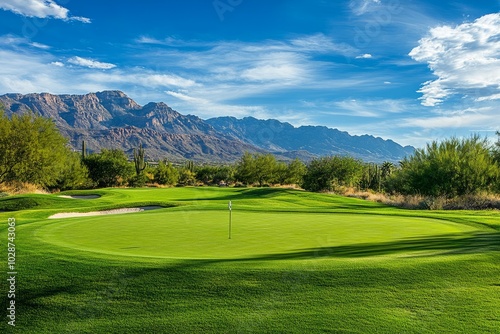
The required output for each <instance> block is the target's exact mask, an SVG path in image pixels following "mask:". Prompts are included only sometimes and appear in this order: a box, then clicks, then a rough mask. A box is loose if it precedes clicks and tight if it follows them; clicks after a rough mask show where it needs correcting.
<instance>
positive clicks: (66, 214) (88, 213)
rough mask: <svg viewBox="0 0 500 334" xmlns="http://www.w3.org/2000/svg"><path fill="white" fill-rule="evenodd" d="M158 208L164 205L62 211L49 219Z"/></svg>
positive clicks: (115, 213) (114, 213)
mask: <svg viewBox="0 0 500 334" xmlns="http://www.w3.org/2000/svg"><path fill="white" fill-rule="evenodd" d="M156 209H163V207H162V206H156V205H154V206H141V207H138V208H123V209H113V210H104V211H92V212H61V213H56V214H55V215H52V216H50V217H49V219H57V218H73V217H88V216H101V215H119V214H124V213H135V212H141V211H149V210H156Z"/></svg>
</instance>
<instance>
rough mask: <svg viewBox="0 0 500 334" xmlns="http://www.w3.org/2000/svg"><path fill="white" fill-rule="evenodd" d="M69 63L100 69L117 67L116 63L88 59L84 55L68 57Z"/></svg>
mask: <svg viewBox="0 0 500 334" xmlns="http://www.w3.org/2000/svg"><path fill="white" fill-rule="evenodd" d="M68 63H70V64H73V65H77V66H82V67H88V68H93V69H100V70H109V69H112V68H115V67H116V65H115V64H110V63H102V62H100V61H97V60H93V59H88V58H82V57H78V56H76V57H72V58H70V59H68Z"/></svg>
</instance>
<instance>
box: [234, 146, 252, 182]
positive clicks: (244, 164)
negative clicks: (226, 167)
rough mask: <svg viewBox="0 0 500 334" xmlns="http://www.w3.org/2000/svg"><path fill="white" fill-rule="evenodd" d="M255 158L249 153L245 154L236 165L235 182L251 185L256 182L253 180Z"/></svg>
mask: <svg viewBox="0 0 500 334" xmlns="http://www.w3.org/2000/svg"><path fill="white" fill-rule="evenodd" d="M255 168H256V165H255V158H254V156H253V155H252V154H251V153H249V152H245V153H244V154H243V156H242V157H241V158H240V161H239V162H238V163H237V165H236V174H235V177H236V180H238V181H240V182H243V183H245V184H252V183H255V182H257V180H256V178H255V173H254V171H255Z"/></svg>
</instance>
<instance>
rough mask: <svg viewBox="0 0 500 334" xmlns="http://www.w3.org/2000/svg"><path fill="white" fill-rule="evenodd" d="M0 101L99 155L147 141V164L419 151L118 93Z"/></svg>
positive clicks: (376, 156)
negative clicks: (187, 110)
mask: <svg viewBox="0 0 500 334" xmlns="http://www.w3.org/2000/svg"><path fill="white" fill-rule="evenodd" d="M0 103H1V104H2V105H3V106H4V109H5V112H6V114H7V115H8V116H10V115H12V114H14V113H22V112H26V111H28V110H31V111H33V112H34V113H36V114H39V115H41V116H44V117H48V118H51V119H52V120H54V122H55V124H56V126H57V127H58V128H59V130H60V131H61V133H62V134H63V135H64V136H65V137H67V138H68V139H69V143H70V145H71V146H72V147H73V149H75V150H79V148H80V147H81V143H82V141H83V140H85V142H86V144H87V147H88V148H89V149H90V151H95V152H97V151H100V149H102V148H119V149H122V150H124V151H125V152H126V153H128V154H130V153H131V152H132V150H133V148H135V147H137V146H139V144H142V145H143V147H144V148H145V151H146V155H147V158H148V159H150V160H159V159H163V158H167V159H169V160H170V161H176V162H181V161H185V160H186V159H190V160H194V161H200V162H232V161H235V160H237V159H238V158H239V157H240V156H241V155H242V154H243V153H244V152H245V151H248V152H252V153H266V152H271V153H273V154H275V155H276V156H277V157H278V159H281V160H288V159H293V158H296V157H298V158H300V159H302V160H306V161H307V160H311V159H313V158H314V157H317V156H326V155H335V154H340V155H351V156H353V157H356V158H360V159H363V160H364V161H369V162H382V161H393V162H397V161H399V160H401V159H402V158H403V157H405V156H407V155H410V154H412V153H413V152H414V148H413V147H411V146H406V147H402V146H401V145H399V144H397V143H395V142H394V141H392V140H384V139H382V138H376V137H373V136H369V135H363V136H351V135H349V134H348V133H347V132H342V131H339V130H337V129H331V128H327V127H323V126H301V127H294V126H292V125H291V124H289V123H284V122H280V121H277V120H258V119H255V118H253V117H245V118H243V119H236V118H234V117H218V118H211V119H208V120H203V119H201V118H199V117H197V116H193V115H182V114H180V113H179V112H177V111H175V110H173V109H172V108H170V107H169V106H168V105H166V104H165V103H163V102H159V103H153V102H151V103H148V104H146V105H145V106H141V105H139V104H137V103H136V102H135V101H134V100H132V99H131V98H129V97H128V96H127V95H125V94H124V93H123V92H121V91H103V92H98V93H89V94H85V95H53V94H49V93H41V94H37V93H34V94H26V95H23V94H5V95H1V96H0Z"/></svg>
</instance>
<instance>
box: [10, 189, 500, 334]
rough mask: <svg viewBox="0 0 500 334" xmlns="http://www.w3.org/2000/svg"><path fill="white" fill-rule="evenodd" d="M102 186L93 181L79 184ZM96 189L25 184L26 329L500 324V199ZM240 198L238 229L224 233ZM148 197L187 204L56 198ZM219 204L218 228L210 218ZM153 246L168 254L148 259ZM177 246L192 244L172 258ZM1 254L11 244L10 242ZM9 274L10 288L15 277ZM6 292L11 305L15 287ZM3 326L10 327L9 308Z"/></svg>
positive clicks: (461, 329) (20, 327)
mask: <svg viewBox="0 0 500 334" xmlns="http://www.w3.org/2000/svg"><path fill="white" fill-rule="evenodd" d="M91 193H96V192H95V191H92V192H78V194H91ZM98 193H99V194H100V195H102V197H101V198H98V199H92V200H73V199H65V198H59V197H57V196H54V195H33V196H28V197H26V198H33V199H34V200H35V201H37V203H38V205H37V206H36V207H35V208H33V209H29V210H21V211H17V212H9V213H0V221H2V220H3V221H5V222H7V218H8V217H12V216H14V217H15V218H16V219H17V220H18V221H17V223H18V226H17V231H16V233H17V239H16V246H17V270H18V277H17V284H18V285H17V289H18V296H17V299H16V303H17V304H16V306H17V317H18V318H17V328H16V331H18V332H22V333H138V332H146V333H321V332H334V333H335V332H337V333H498V329H499V328H500V321H499V317H498V309H499V308H500V279H499V277H500V253H499V252H500V238H499V233H500V215H499V213H497V212H495V211H418V210H412V211H409V210H403V209H400V208H395V207H388V206H386V205H383V204H381V203H376V202H370V201H364V200H360V199H355V198H346V197H340V196H332V195H324V194H312V193H307V192H303V191H296V190H283V189H273V188H266V189H245V188H242V189H219V188H171V189H106V190H102V191H99V192H98ZM73 194H75V193H74V192H73ZM21 198H23V197H21ZM229 200H231V201H232V202H233V209H234V212H233V214H234V216H233V217H234V223H235V225H234V233H235V234H234V237H233V239H231V241H229V240H228V239H227V236H226V234H225V233H223V232H226V229H225V227H227V225H226V224H227V216H226V214H227V211H225V210H226V208H227V202H228V201H229ZM144 202H157V203H171V204H174V205H175V206H172V207H170V208H166V209H162V210H160V211H156V212H155V211H150V212H144V213H140V214H131V215H123V216H121V217H118V216H113V218H111V217H109V219H110V220H106V219H104V218H102V217H88V218H72V219H68V220H55V221H52V220H50V221H49V220H47V219H46V217H48V216H49V215H50V214H53V213H56V212H66V211H75V210H80V211H95V210H97V209H101V208H108V207H113V206H120V205H125V206H132V205H134V204H138V203H144ZM221 214H222V216H223V217H222V219H221V228H220V230H218V227H216V226H215V225H214V226H213V227H214V228H213V229H212V228H211V227H212V224H217V223H218V221H219V220H218V216H219V215H221ZM239 215H241V216H239ZM239 217H240V218H242V219H240V220H238V218H239ZM101 218H102V220H101ZM238 221H239V222H240V224H241V225H240V227H238V224H237V223H238ZM419 222H421V223H422V224H418V223H419ZM222 225H223V226H224V228H222ZM328 225H330V226H328ZM278 227H279V229H277V230H279V231H281V233H282V237H280V235H279V233H278V232H279V231H277V230H274V228H278ZM128 228H131V230H129V231H128V232H127V229H128ZM238 228H240V230H238ZM243 229H245V232H246V233H242V232H243ZM155 231H156V232H157V233H154V232H155ZM218 231H220V234H221V235H218V233H219V232H218ZM266 232H275V233H266ZM6 233H7V231H6V224H2V225H1V228H0V236H2V235H3V237H2V238H3V239H6V237H7V235H6ZM141 233H144V235H141ZM189 233H191V236H190V234H189ZM308 235H310V236H311V237H312V238H308ZM194 236H198V239H197V238H195V237H194ZM252 236H254V237H253V238H252ZM266 236H267V240H266ZM270 236H272V239H270V238H271V237H270ZM318 237H319V238H318ZM190 238H191V239H190ZM215 238H220V241H214V239H215ZM158 240H162V241H163V243H160V242H158ZM229 242H232V244H229ZM259 244H261V245H262V247H261V248H260V247H259ZM227 245H232V246H230V247H234V252H239V253H238V254H237V255H238V256H233V255H235V254H231V253H229V250H230V247H228V246H227ZM127 247H131V248H128V249H123V248H127ZM132 247H140V248H132ZM84 248H87V249H84ZM140 249H143V250H141V251H139V250H140ZM142 251H144V253H143V254H138V253H139V252H142ZM155 252H156V254H153V253H155ZM111 253H112V254H111ZM127 253H128V254H127ZM148 253H149V254H150V255H156V257H145V256H144V255H146V254H148ZM172 254H177V255H182V257H184V258H183V259H173V258H168V257H169V256H170V255H172ZM199 254H205V255H207V254H208V255H210V258H208V259H202V258H200V256H199ZM138 255H139V256H138ZM0 256H2V257H3V258H7V254H6V249H5V248H4V249H3V250H2V251H1V252H0ZM1 281H2V283H1V285H0V288H1V291H7V290H8V289H7V285H6V280H5V279H2V280H1ZM2 299H3V303H4V304H3V305H6V304H5V303H6V302H7V298H6V294H2ZM4 320H5V319H4ZM0 326H3V328H2V332H5V333H8V332H13V331H12V328H8V327H7V325H6V322H5V321H3V323H2V325H0Z"/></svg>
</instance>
